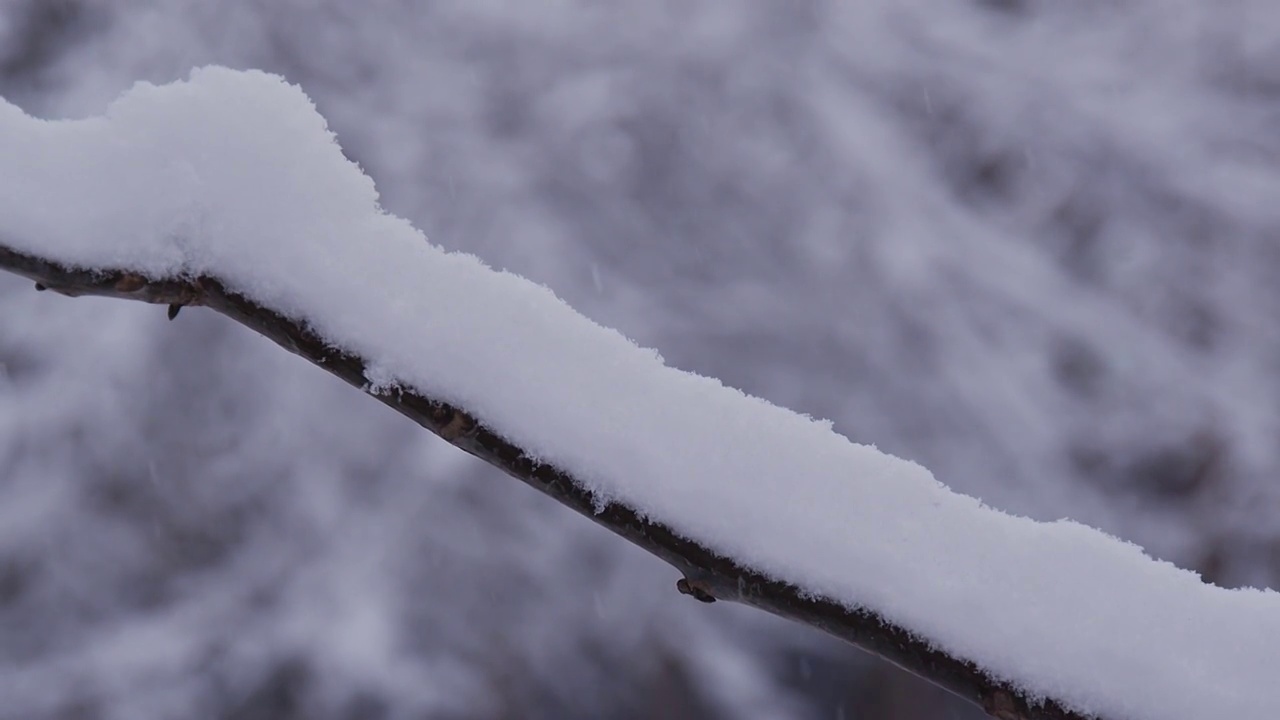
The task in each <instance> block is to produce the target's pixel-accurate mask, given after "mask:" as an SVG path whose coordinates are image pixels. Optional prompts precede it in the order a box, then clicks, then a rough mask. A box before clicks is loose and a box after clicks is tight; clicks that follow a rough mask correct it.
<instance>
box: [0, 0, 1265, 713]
mask: <svg viewBox="0 0 1280 720" xmlns="http://www.w3.org/2000/svg"><path fill="white" fill-rule="evenodd" d="M210 63H216V64H223V65H229V66H232V67H239V68H248V67H257V68H263V69H266V70H270V71H273V72H276V73H280V74H282V75H284V76H286V77H287V78H289V79H290V80H291V81H293V82H295V83H298V84H300V85H301V86H302V87H303V88H304V89H305V90H306V92H307V93H309V94H310V95H311V97H312V98H314V99H315V101H316V103H317V104H318V105H319V108H320V111H321V112H322V113H323V114H324V115H325V116H326V117H327V118H329V120H330V123H331V125H332V127H333V129H334V131H335V132H336V133H337V135H338V137H339V139H340V141H341V143H342V145H343V147H344V148H345V149H346V151H347V153H348V154H349V155H350V156H351V157H352V158H354V159H356V160H357V161H359V162H360V163H361V165H362V166H363V167H364V168H365V169H366V171H367V172H368V173H369V174H370V175H371V176H372V177H373V178H374V179H375V180H376V181H377V183H378V186H379V188H380V189H381V191H382V193H383V198H384V205H385V206H386V207H387V208H388V209H389V210H390V211H392V212H394V213H396V214H399V215H403V216H405V217H408V218H410V219H412V221H413V222H414V223H415V224H416V225H418V226H419V227H421V228H423V229H424V230H425V231H426V232H427V234H428V235H429V236H430V237H431V239H432V240H433V241H434V242H435V243H438V244H441V245H443V246H445V247H448V248H456V249H462V250H466V251H469V252H473V253H476V254H478V255H480V256H481V257H483V258H485V259H486V260H487V261H488V262H490V263H491V264H493V265H495V266H499V267H504V268H508V269H511V270H513V271H515V272H518V273H521V274H524V275H526V276H528V277H531V278H533V279H535V280H538V281H540V282H543V283H545V284H547V285H549V286H550V287H552V288H553V289H554V290H555V291H556V292H557V293H558V294H560V295H561V296H562V297H564V298H565V299H567V300H568V301H569V302H570V303H571V304H573V305H574V306H575V307H577V308H578V309H579V310H581V311H582V312H584V313H586V314H587V315H590V316H591V317H593V318H595V319H597V320H599V321H600V322H603V323H605V324H608V325H612V326H614V327H617V328H619V329H620V330H622V331H623V332H625V333H626V334H628V335H630V336H631V337H633V338H635V339H637V340H638V341H640V342H641V343H643V344H646V345H649V346H653V347H656V348H658V349H659V350H661V352H662V353H663V354H664V355H665V356H666V357H667V359H668V360H669V361H670V362H672V363H673V364H675V365H678V366H680V367H683V368H686V369H691V370H696V371H698V372H701V373H704V374H709V375H715V376H717V377H720V378H722V379H723V380H725V381H726V382H728V383H730V384H732V385H736V386H738V387H740V388H743V389H745V390H747V391H749V392H751V393H753V394H756V395H760V396H763V397H765V398H768V399H770V400H773V401H775V402H777V403H780V404H783V405H786V406H788V407H791V408H794V409H796V410H800V411H804V412H807V413H810V414H813V415H816V416H822V417H828V418H831V419H833V420H834V421H835V423H836V427H837V429H838V430H840V431H841V432H843V433H845V434H846V435H848V436H849V437H851V438H853V439H855V440H858V441H862V442H869V443H875V444H877V445H879V446H880V447H881V448H882V449H884V450H887V451H890V452H893V453H895V454H898V455H901V456H903V457H907V458H911V459H914V460H918V461H920V462H922V463H924V464H925V465H927V466H928V467H930V468H931V469H932V470H933V471H934V472H935V474H936V475H937V476H938V477H939V478H940V479H942V480H943V481H944V482H946V483H948V484H950V485H951V486H952V487H955V488H957V489H959V490H961V491H964V492H967V493H971V494H974V495H978V496H980V497H982V498H983V499H984V500H986V501H987V502H988V503H989V504H992V505H995V506H998V507H1001V508H1004V509H1007V510H1010V511H1015V512H1019V513H1024V514H1029V515H1032V516H1035V517H1039V518H1044V519H1053V518H1058V517H1062V516H1070V517H1073V518H1076V519H1079V520H1081V521H1084V522H1087V523H1090V524H1093V525H1096V526H1099V527H1101V528H1103V529H1105V530H1107V531H1109V532H1112V533H1114V534H1117V535H1120V536H1122V537H1125V538H1128V539H1131V540H1133V541H1135V542H1138V543H1141V544H1143V545H1144V546H1146V547H1147V548H1148V550H1149V552H1151V553H1152V554H1154V555H1156V556H1158V557H1161V558H1164V559H1167V560H1170V561H1172V562H1176V563H1178V564H1179V565H1182V566H1184V567H1190V568H1193V569H1196V570H1199V571H1200V572H1202V573H1203V574H1204V575H1205V576H1206V578H1208V579H1210V580H1212V581H1214V582H1217V583H1219V584H1223V585H1232V586H1235V585H1271V586H1276V584H1277V581H1278V578H1280V486H1278V484H1277V469H1278V468H1280V329H1278V328H1277V321H1278V319H1280V13H1277V12H1275V9H1274V6H1273V4H1272V3H1270V2H1267V0H1224V1H1222V2H1216V3H1206V2H1198V1H1193V0H1081V1H1079V2H1071V3H1055V2H1047V1H1042V0H967V1H962V2H941V1H940V0H859V1H856V2H847V1H842V0H684V1H682V2H674V1H670V2H663V1H657V0H625V1H619V2H608V3H605V2H592V1H590V0H549V1H547V2H532V3H517V2H498V1H496V0H437V1H434V2H410V1H409V0H369V1H366V2H360V3H356V2H346V1H344V0H327V1H321V2H317V1H314V0H309V1H306V2H303V1H302V0H260V1H258V2H206V1H203V0H173V1H170V2H164V3H145V2H132V1H129V0H114V1H111V2H107V1H106V0H103V1H101V2H93V1H90V0H79V1H74V0H0V95H3V96H4V97H6V98H8V99H9V100H10V101H11V102H14V103H16V104H18V105H20V106H21V107H23V108H24V109H26V110H27V111H28V112H31V113H34V114H38V115H41V116H45V117H83V116H86V115H92V114H99V113H101V112H102V111H103V109H104V108H105V106H106V104H107V103H108V102H109V101H110V100H111V99H113V98H114V97H115V96H117V95H118V94H119V93H120V92H121V91H122V90H124V89H125V88H127V87H128V86H129V85H130V84H131V83H133V82H134V81H135V80H148V81H151V82H157V83H161V82H168V81H171V80H174V79H178V78H182V77H185V76H186V74H187V72H188V71H189V69H190V68H191V67H192V66H196V65H203V64H210ZM0 172H3V168H0ZM0 231H3V218H0ZM654 450H655V452H661V448H655V449H654ZM675 579H676V576H675V574H674V572H673V571H671V570H670V569H668V568H667V567H666V566H664V565H662V564H661V563H659V562H658V561H657V560H654V559H652V558H650V557H648V556H647V555H645V554H643V553H641V552H639V551H637V550H635V549H633V548H631V547H630V546H628V545H626V544H625V543H624V542H623V541H621V540H618V539H616V538H614V537H613V536H611V535H609V534H607V533H605V532H604V531H602V530H599V529H597V528H596V527H594V526H593V525H591V524H590V523H589V522H588V521H586V520H583V519H581V518H578V517H576V516H574V515H572V514H571V513H570V512H568V511H566V510H563V509H562V508H560V507H558V506H556V505H554V504H553V503H552V502H551V501H549V500H546V499H544V498H542V497H540V496H538V495H536V494H535V493H533V492H532V491H530V490H527V489H526V488H524V487H523V486H521V485H520V484H519V483H517V482H515V481H513V480H510V479H507V478H505V477H502V476H499V475H498V474H496V473H495V472H494V471H491V470H489V469H488V468H487V467H482V466H480V465H479V464H478V463H476V462H474V461H472V460H470V459H469V458H467V457H465V456H463V455H462V454H461V453H459V452H457V451H455V450H453V449H451V448H449V447H447V446H445V445H444V444H443V443H441V442H438V441H436V440H435V439H433V438H431V437H429V436H427V435H426V434H425V433H424V432H421V431H419V430H418V429H417V428H416V427H414V426H412V425H410V424H409V423H408V422H406V421H404V420H403V419H401V418H399V417H398V416H395V415H393V414H392V413H391V412H390V411H389V410H386V409H384V408H382V407H381V406H380V405H378V404H376V403H374V402H371V401H369V400H367V399H365V398H363V397H362V396H361V395H360V394H359V393H358V392H356V391H355V390H353V389H351V388H348V387H346V386H343V385H341V384H339V383H338V382H337V381H336V380H333V379H331V378H330V377H329V376H328V375H326V374H324V373H323V372H321V371H320V370H318V369H316V368H313V367H311V366H309V365H307V364H306V363H304V362H302V361H300V360H298V359H296V358H293V357H291V356H289V355H287V354H285V353H284V352H282V351H280V350H279V349H277V348H276V347H274V346H272V345H270V344H269V343H268V342H266V341H264V340H262V339H260V338H258V337H255V336H254V335H252V334H251V333H249V332H248V331H246V330H244V329H242V328H240V327H238V326H235V325H233V324H232V323H231V322H229V321H227V320H224V319H222V318H220V317H217V316H215V315H213V314H212V313H209V312H204V311H200V310H196V311H189V312H186V313H183V314H182V317H181V318H180V319H179V320H178V321H177V322H175V323H172V324H171V323H168V322H166V320H165V317H164V311H163V309H162V308H158V307H147V306H142V305H137V304H130V303H123V302H113V301H101V300H67V299H63V298H59V297H53V296H50V295H47V294H46V295H38V294H36V293H35V292H32V290H31V286H30V284H29V283H27V282H24V281H19V280H17V279H15V278H12V277H8V276H3V277H0V718H2V719H3V720H44V719H50V720H51V719H53V718H68V719H69V718H95V719H96V718H112V719H116V718H118V719H121V720H123V719H126V718H127V719H130V720H133V719H138V718H144V719H145V718H195V717H201V718H228V719H229V718H235V719H238V720H267V719H269V718H282V719H290V718H319V719H330V718H332V719H335V720H337V719H343V720H356V719H363V718H375V719H384V718H385V719H390V718H424V717H430V718H458V719H463V718H465V719H476V720H490V719H492V720H497V719H500V718H502V719H506V718H511V719H514V718H526V717H527V718H567V719H571V720H573V719H586V718H620V719H627V720H631V719H634V720H642V719H650V718H672V719H675V720H682V719H691V718H724V719H726V720H727V719H730V718H733V719H737V718H789V717H794V718H851V719H852V718H887V719H891V720H923V719H925V718H951V719H955V718H970V717H977V713H976V712H974V711H973V710H971V709H969V708H967V707H965V706H963V705H960V704H958V703H956V702H955V701H952V700H950V699H949V698H946V697H944V696H943V695H942V694H941V693H939V692H937V691H933V690H930V689H928V688H927V686H923V685H921V684H920V683H918V682H917V681H915V680H913V679H912V678H910V677H908V676H906V675H904V674H902V673H900V672H898V671H896V670H893V669H891V668H887V667H886V666H884V665H883V664H880V663H877V662H873V661H871V660H869V659H867V658H866V657H864V656H862V655H861V654H859V653H858V652H856V651H854V650H851V649H849V648H847V647H844V646H843V645H841V644H839V643H837V642H835V641H831V640H828V639H826V638H823V637H821V636H818V635H817V634H816V633H814V632H811V631H808V630H806V629H804V628H800V627H794V626H791V625H789V624H785V623H782V622H779V621H775V620H773V619H771V618H768V617H766V616H764V615H762V614H758V613H754V612H751V611H747V610H744V609H741V608H734V607H730V606H727V605H726V604H723V603H722V604H717V605H715V606H710V607H706V606H702V605H700V604H698V603H695V602H692V601H690V600H688V599H687V598H683V597H681V596H679V595H677V594H676V592H675V591H674V587H673V583H674V581H675Z"/></svg>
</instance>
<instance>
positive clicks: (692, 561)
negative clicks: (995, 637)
mask: <svg viewBox="0 0 1280 720" xmlns="http://www.w3.org/2000/svg"><path fill="white" fill-rule="evenodd" d="M0 267H2V268H4V269H6V270H9V271H11V272H14V273H17V274H19V275H22V276H24V277H27V278H30V279H31V280H34V281H35V282H36V289H37V290H51V291H54V292H57V293H60V294H63V295H68V296H72V297H78V296H86V295H94V296H102V297H114V298H121V299H129V300H140V301H142V302H148V303H156V304H162V305H168V306H169V314H170V317H171V318H173V317H176V315H177V313H178V311H179V310H180V308H182V307H184V306H189V305H197V306H204V307H208V308H210V309H213V310H215V311H217V312H219V313H222V314H223V315H226V316H228V317H230V318H233V319H235V320H236V321H238V322H240V323H241V324H243V325H245V326H246V327H249V328H251V329H253V330H254V331H256V332H258V333H261V334H262V335H264V336H266V337H268V338H270V339H271V340H273V341H275V342H276V343H277V344H279V345H280V346H281V347H283V348H285V349H287V350H289V351H291V352H294V353H296V354H298V355H300V356H301V357H304V358H306V359H307V360H310V361H311V362H312V363H314V364H316V365H318V366H320V367H322V368H324V369H325V370H328V371H329V372H330V373H332V374H334V375H336V376H337V377H339V378H341V379H343V380H345V381H347V382H348V383H351V384H352V385H355V386H356V387H361V388H363V389H365V390H366V391H368V393H369V394H370V395H372V396H373V397H376V398H377V399H379V400H381V401H382V402H383V403H385V404H387V405H388V406H390V407H392V408H394V409H395V410H397V411H399V412H400V413H401V414H403V415H404V416H406V417H408V418H409V419H411V420H413V421H414V422H416V423H418V424H419V425H421V426H423V427H424V428H426V429H428V430H430V431H431V432H433V433H435V434H436V435H438V436H440V437H441V438H443V439H444V440H445V441H447V442H449V443H450V444H452V445H454V446H455V447H457V448H459V449H461V450H464V451H466V452H468V453H470V454H471V455H474V456H475V457H477V458H479V459H481V460H483V461H485V462H487V463H489V464H490V465H493V466H494V467H496V468H498V469H500V470H502V471H503V472H505V473H507V474H508V475H511V476H512V477H514V478H517V479H519V480H521V481H523V482H525V483H527V484H528V485H530V486H532V487H534V488H536V489H538V490H540V491H542V492H544V493H546V494H547V495H549V496H551V497H553V498H555V499H556V500H558V501H559V502H561V503H562V504H564V505H566V506H568V507H570V508H573V509H574V510H576V511H578V512H579V513H582V514H583V515H585V516H587V517H589V518H591V519H592V520H593V521H595V522H596V523H598V524H599V525H601V526H603V527H606V528H608V529H609V530H611V531H613V532H614V533H616V534H618V535H621V536H622V537H624V538H626V539H627V540H630V541H631V542H633V543H635V544H636V545H638V546H640V547H642V548H644V549H645V550H647V551H649V552H650V553H653V554H654V555H656V556H658V557H660V558H662V559H663V560H665V561H667V562H668V563H670V564H671V565H673V566H674V567H676V568H677V569H678V570H679V571H680V572H681V573H683V577H682V578H681V579H680V580H679V582H678V583H677V585H676V587H677V589H678V590H679V591H680V592H683V593H685V594H687V595H690V596H692V597H695V598H697V599H698V600H701V601H704V602H714V601H716V600H732V601H736V602H741V603H744V604H747V605H751V606H753V607H757V608H760V609H762V610H766V611H768V612H771V613H773V614H775V615H779V616H781V617H785V618H790V619H792V620H797V621H799V622H803V623H805V624H807V625H811V626H813V627H816V628H819V629H821V630H824V631H826V632H829V633H831V634H833V635H836V636H839V637H841V638H844V639H846V640H848V641H849V642H852V643H853V644H855V645H857V646H858V647H860V648H863V649H864V650H867V651H869V652H872V653H874V654H876V655H878V656H880V657H882V658H885V659H887V660H890V661H892V662H894V663H895V664H897V665H899V666H901V667H903V668H905V669H907V670H909V671H911V672H913V673H915V674H917V675H919V676H921V677H923V678H925V679H927V680H929V681H931V682H933V683H935V684H937V685H939V686H941V687H944V688H946V689H948V690H950V691H952V692H954V693H956V694H957V695H960V696H961V697H964V698H966V699H969V700H972V701H973V702H975V703H978V704H980V705H982V706H983V707H984V708H986V709H987V710H988V711H989V712H991V713H992V714H993V715H995V716H996V717H1000V718H1028V719H1030V718H1037V719H1039V718H1044V719H1046V720H1049V719H1059V718H1084V717H1085V716H1083V715H1079V714H1076V713H1072V712H1069V711H1067V710H1065V709H1064V708H1063V706H1062V705H1061V704H1060V703H1058V702H1057V701H1055V700H1053V699H1046V700H1045V701H1044V702H1039V701H1037V702H1030V701H1029V699H1028V697H1027V695H1026V694H1025V693H1024V692H1021V691H1019V690H1017V689H1016V688H1015V687H1014V686H1012V685H1011V684H1009V683H1005V682H999V681H995V680H993V679H991V678H990V676H989V675H988V674H987V673H986V672H984V671H983V670H982V669H981V668H979V667H978V666H977V665H975V664H974V663H972V662H969V661H967V660H964V659H963V658H959V657H955V656H953V655H950V654H948V653H946V652H943V651H941V650H938V649H936V648H934V647H933V646H932V645H931V644H930V643H929V642H928V641H927V640H926V639H923V638H921V637H919V636H918V635H916V634H914V633H912V632H910V631H908V630H907V629H905V628H902V627H900V626H897V625H895V624H893V623H891V622H888V621H887V620H885V619H884V618H883V617H882V616H880V615H879V614H877V613H874V612H871V611H866V610H850V609H849V608H847V607H845V606H844V605H841V604H840V603H837V602H833V601H831V600H828V599H825V598H821V597H815V596H812V595H811V594H809V593H807V592H805V591H803V590H802V589H801V588H798V587H796V586H794V585H791V584H789V583H786V582H782V581H778V580H775V579H771V578H769V577H766V576H765V575H763V574H761V573H759V572H756V571H753V570H751V569H749V568H746V567H743V566H742V565H741V564H739V563H737V562H734V561H733V560H730V559H727V558H725V557H722V556H720V555H719V554H717V553H716V552H714V551H712V550H710V549H709V548H707V547H704V546H703V545H700V544H698V543H697V542H693V541H690V540H687V539H685V538H683V537H681V535H680V534H678V533H676V532H675V531H674V530H672V529H671V528H670V527H668V526H667V525H664V524H663V523H661V522H658V521H655V520H652V519H649V518H646V517H644V516H643V515H642V514H640V513H638V512H637V511H636V510H634V509H632V508H630V507H627V506H626V505H624V504H621V503H607V501H603V500H601V499H599V498H597V497H596V496H595V495H594V494H593V493H592V492H591V491H590V490H587V489H585V486H584V483H583V482H582V481H580V480H578V479H576V478H574V477H573V475H572V474H570V473H569V472H566V471H565V470H563V469H561V468H558V467H556V466H555V465H552V464H547V463H541V462H538V461H536V460H534V459H533V458H532V457H531V456H530V454H529V453H528V452H526V451H525V450H524V449H523V448H520V447H518V446H517V445H514V444H512V443H511V442H508V441H507V440H505V439H503V438H502V437H501V436H500V435H498V434H497V433H495V432H494V431H493V430H491V429H489V428H487V427H485V426H484V424H483V423H481V422H479V421H478V420H477V419H476V418H475V417H474V416H473V415H471V414H469V413H468V412H466V410H465V409H462V408H459V407H455V406H454V405H451V404H449V403H447V402H443V401H440V400H437V399H434V398H431V397H427V396H424V395H422V394H419V393H417V392H414V391H413V390H409V389H405V388H382V389H378V388H373V387H371V386H370V385H369V383H368V381H367V380H366V377H367V373H368V367H369V363H368V361H367V360H365V359H364V358H361V357H359V356H356V355H353V354H351V353H347V352H343V351H342V350H340V349H337V348H335V347H334V346H332V345H331V344H330V343H328V342H326V341H324V340H323V339H322V338H320V337H319V336H317V335H316V334H315V333H313V332H311V331H310V330H308V329H307V328H306V327H304V326H303V325H302V324H300V323H298V322H296V321H293V320H290V319H289V318H287V317H285V316H284V315H281V314H280V313H279V312H276V311H275V310H272V309H270V308H266V307H263V306H262V305H259V304H258V303H256V302H254V301H252V300H250V299H248V298H246V297H244V296H243V295H240V294H238V293H235V292H233V291H230V290H228V289H227V286H226V284H225V283H224V282H222V281H220V280H218V279H216V278H213V277H209V276H201V277H196V278H188V279H181V280H173V279H167V280H154V281H153V280H149V279H147V278H144V277H143V276H141V275H138V274H137V273H133V272H130V271H126V270H118V269H107V268H97V269H93V270H74V269H69V268H66V267H64V266H62V265H60V264H58V263H54V262H50V261H48V260H45V259H42V258H39V257H35V256H33V255H29V254H26V253H21V252H15V251H13V250H12V249H10V248H9V247H7V246H5V245H4V244H3V241H2V240H0Z"/></svg>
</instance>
